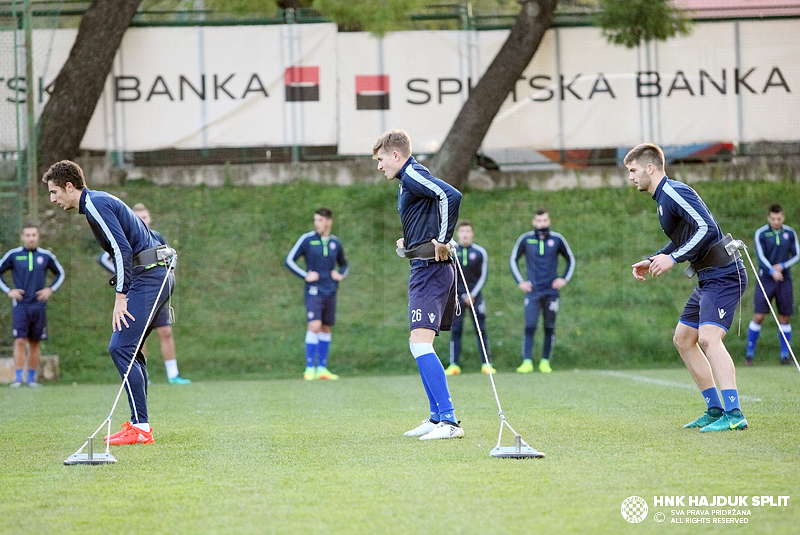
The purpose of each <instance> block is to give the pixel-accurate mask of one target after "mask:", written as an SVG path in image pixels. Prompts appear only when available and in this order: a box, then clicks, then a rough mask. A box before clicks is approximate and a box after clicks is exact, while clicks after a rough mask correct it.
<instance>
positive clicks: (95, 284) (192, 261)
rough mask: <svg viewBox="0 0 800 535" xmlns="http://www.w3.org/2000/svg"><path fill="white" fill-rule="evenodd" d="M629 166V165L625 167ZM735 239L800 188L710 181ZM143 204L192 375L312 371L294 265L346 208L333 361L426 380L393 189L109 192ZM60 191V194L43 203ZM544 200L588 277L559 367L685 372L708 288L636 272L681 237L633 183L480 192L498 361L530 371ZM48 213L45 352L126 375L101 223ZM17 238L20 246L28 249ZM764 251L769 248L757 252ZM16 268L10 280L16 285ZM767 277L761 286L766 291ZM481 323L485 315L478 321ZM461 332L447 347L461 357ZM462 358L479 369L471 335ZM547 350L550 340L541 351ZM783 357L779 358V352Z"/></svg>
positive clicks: (766, 349) (736, 345)
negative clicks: (60, 274) (683, 328)
mask: <svg viewBox="0 0 800 535" xmlns="http://www.w3.org/2000/svg"><path fill="white" fill-rule="evenodd" d="M620 172H623V171H622V170H621V171H620ZM695 188H696V189H697V190H698V192H699V193H700V195H701V196H702V197H703V198H704V200H705V201H706V203H707V204H708V205H709V206H710V207H711V210H712V212H713V213H714V214H715V216H716V217H717V220H718V221H719V223H720V225H721V226H722V228H723V230H724V231H725V232H732V233H733V234H734V236H736V237H739V238H742V239H745V241H746V242H747V243H748V244H750V245H752V239H753V233H754V231H755V229H756V228H758V227H759V226H761V225H762V224H764V223H765V219H766V209H767V206H768V205H769V204H770V203H773V202H784V204H785V205H786V206H785V208H786V210H787V224H789V225H792V224H793V223H794V224H797V221H798V220H800V212H798V207H797V206H791V205H789V202H788V200H789V199H793V198H797V195H796V185H794V184H791V183H788V182H786V183H749V182H748V183H740V182H707V183H702V184H698V185H696V186H695ZM109 191H111V192H112V193H115V194H117V195H119V196H120V197H121V198H122V199H123V200H125V201H126V202H127V203H128V204H129V205H133V204H134V203H137V202H143V203H145V204H147V205H148V207H149V208H150V210H151V213H152V215H153V219H154V224H153V226H154V228H155V229H157V230H159V231H161V232H162V233H163V234H164V236H165V237H166V238H167V239H168V240H169V241H170V242H171V244H172V245H173V246H174V247H175V248H176V249H177V250H178V252H179V263H178V272H177V275H178V285H177V290H176V292H175V295H174V298H173V301H172V305H173V307H174V309H175V312H176V320H177V322H176V324H175V326H174V329H175V336H176V343H177V348H178V361H179V363H180V367H181V372H182V374H183V375H186V376H188V377H190V378H192V379H212V378H232V377H267V376H268V377H293V376H298V377H299V374H301V373H302V368H303V366H304V349H303V347H304V346H303V339H304V332H305V313H304V309H303V304H302V281H301V280H300V279H298V278H297V277H295V276H294V275H292V274H291V273H290V272H289V271H288V270H287V269H286V268H285V267H284V265H283V259H284V257H285V256H286V254H287V253H288V251H289V249H290V248H291V247H292V245H293V244H294V242H295V240H296V239H297V238H298V237H299V236H300V234H302V233H304V232H307V231H308V230H310V229H312V228H313V227H312V218H313V212H314V210H316V209H317V208H318V207H320V206H327V207H329V208H331V209H332V210H333V212H334V217H335V221H334V229H333V231H334V233H335V234H336V235H338V236H339V237H340V238H341V240H342V242H343V244H344V246H345V250H346V253H347V256H348V260H349V262H350V266H351V269H350V275H349V277H348V278H347V279H346V280H345V281H344V282H343V283H342V285H341V287H340V291H339V300H338V303H339V309H338V313H337V325H336V327H335V328H334V336H333V342H332V346H331V360H330V367H331V369H332V370H334V371H335V372H337V373H340V374H344V375H354V374H386V373H413V372H414V371H415V370H416V367H415V366H414V362H413V359H412V358H411V356H410V353H409V351H408V344H407V339H408V327H407V320H406V282H407V276H408V265H407V263H406V262H404V261H403V260H400V259H399V258H398V257H397V256H396V255H395V252H394V248H395V245H394V242H395V240H396V239H397V238H398V237H400V235H401V234H400V223H399V218H398V215H397V211H396V186H395V185H393V184H387V183H383V184H377V185H359V186H351V187H330V186H320V185H317V184H311V183H304V182H298V183H296V184H293V185H281V186H271V187H233V186H230V187H225V188H208V187H203V186H200V187H193V188H184V187H160V186H155V185H153V184H151V183H146V182H140V181H136V182H128V183H127V184H125V186H124V187H122V188H109ZM43 197H44V195H43ZM539 207H546V208H548V209H549V210H550V214H551V218H552V221H553V229H554V230H556V231H558V232H560V233H561V234H563V235H564V236H565V237H566V238H567V240H568V241H569V243H570V246H571V248H572V250H573V253H574V254H575V257H576V259H577V268H576V271H575V275H574V277H573V279H572V281H571V283H570V284H569V285H567V287H566V288H565V289H564V290H563V291H562V294H561V309H560V313H559V316H558V327H557V331H556V344H555V350H554V356H553V367H554V368H555V369H559V368H560V369H565V368H631V367H641V366H648V367H652V366H654V365H655V366H680V365H681V364H680V359H679V357H678V354H677V352H676V351H675V350H674V349H673V347H672V343H671V333H672V330H673V329H674V326H675V323H676V321H677V319H678V316H679V314H680V311H681V309H682V307H683V304H684V302H685V300H686V298H687V297H688V295H689V294H690V293H691V290H692V288H693V286H694V284H695V281H696V279H695V281H689V280H688V279H686V277H684V276H683V274H682V272H681V270H679V269H675V270H673V271H672V272H670V273H668V274H667V275H666V276H664V277H662V278H660V279H657V280H651V281H648V282H647V283H644V284H643V283H639V282H637V281H635V280H634V279H633V277H632V276H631V272H630V271H631V270H630V265H631V264H633V263H634V262H636V261H638V260H640V259H641V258H643V257H644V256H646V255H647V254H649V253H652V252H653V251H655V250H656V249H658V248H659V247H661V246H662V245H664V244H665V243H666V241H667V238H666V236H665V235H664V233H663V232H662V231H661V229H660V227H659V224H658V218H657V217H656V206H655V203H654V202H653V200H652V199H651V198H650V197H649V196H648V195H647V194H643V193H640V192H637V191H636V190H635V189H633V188H630V187H627V188H621V189H611V188H607V189H597V190H562V191H555V192H541V191H530V190H521V189H516V190H496V191H492V192H482V191H470V190H465V192H464V198H463V202H462V208H461V216H462V218H468V219H470V220H472V222H473V223H474V225H475V241H476V243H478V244H480V245H482V246H483V247H484V248H485V249H486V250H487V252H488V254H489V256H490V268H489V279H488V282H487V284H486V289H485V291H484V296H485V298H486V301H487V304H488V309H489V319H488V330H489V337H490V339H491V346H492V352H493V355H494V362H495V366H496V367H497V368H498V369H500V370H501V371H510V370H513V369H514V368H515V367H516V366H517V365H518V364H519V358H520V356H519V354H520V339H521V334H522V294H521V292H520V291H519V290H518V289H517V287H516V284H515V282H514V281H513V279H512V277H511V275H510V272H509V267H508V257H509V254H510V251H511V248H512V247H513V245H514V242H515V240H516V238H517V237H518V236H519V235H520V234H521V233H522V232H525V231H527V230H530V228H531V225H530V221H531V217H532V214H533V212H534V211H535V210H536V209H537V208H539ZM40 213H43V214H45V215H44V218H43V219H44V221H43V223H42V228H41V230H42V246H43V247H45V248H49V249H50V250H52V251H53V252H54V253H55V254H56V255H57V256H58V258H59V259H60V261H61V263H62V264H63V265H64V267H65V269H66V270H67V280H66V282H65V285H64V286H63V287H62V289H61V290H60V291H59V292H58V293H57V294H55V296H54V297H53V299H52V302H51V304H50V312H49V332H50V337H51V340H50V341H48V342H46V344H45V347H44V351H45V352H46V353H56V354H59V355H60V356H61V366H62V378H63V380H65V381H114V380H117V379H118V376H117V374H116V371H115V370H114V368H113V366H112V364H111V361H110V359H109V357H108V354H107V352H106V346H107V343H108V338H109V335H110V326H111V325H110V324H111V321H110V319H111V309H112V303H113V297H114V296H113V291H112V290H111V288H110V287H109V285H108V284H107V282H106V280H107V278H108V275H107V273H106V272H105V270H103V269H102V268H101V267H100V266H99V265H98V264H97V261H96V259H97V257H98V255H99V253H100V250H99V248H98V246H97V245H96V243H95V241H94V238H93V237H92V235H91V232H90V231H89V228H88V225H87V224H86V221H85V218H84V217H83V216H80V215H78V214H77V213H70V214H65V213H63V212H61V211H60V210H59V209H57V208H56V209H55V210H53V207H50V206H47V205H46V199H45V198H43V199H42V208H41V211H40ZM14 245H15V244H13V243H12V244H8V246H9V247H10V246H14ZM751 254H752V255H754V254H755V253H754V251H753V250H752V248H751ZM8 275H9V274H7V275H6V276H7V277H8ZM752 282H753V281H752V280H751V283H752ZM752 296H753V285H752V284H751V286H750V288H748V291H747V293H746V297H745V299H744V300H743V308H742V321H741V328H742V335H741V336H738V325H739V322H738V316H737V318H736V320H735V322H734V326H733V328H732V329H731V331H730V333H729V335H728V337H727V338H726V343H727V345H728V348H729V349H730V351H731V353H732V355H734V357H735V358H736V359H737V360H738V359H740V358H741V355H743V352H744V345H745V340H746V330H747V324H748V322H749V319H750V315H751V313H752V308H751V307H752ZM8 308H10V307H7V308H4V309H3V310H2V316H0V321H1V322H2V325H3V327H2V330H3V331H4V332H3V336H4V337H6V338H3V342H4V343H3V344H2V345H6V346H7V345H9V342H10V340H9V337H10V333H8V332H7V331H9V330H10V329H9V327H8V312H9V311H8ZM469 323H470V325H471V322H469ZM771 323H772V322H771V321H767V322H766V323H765V325H766V326H765V334H764V336H762V341H761V345H760V349H761V354H763V355H764V356H765V357H764V358H765V360H766V359H767V355H772V354H773V353H774V354H775V355H777V352H778V342H777V334H775V335H774V336H773V334H772V333H773V332H776V330H775V329H774V326H773V325H771ZM448 341H449V335H448V334H445V335H444V336H443V337H442V339H441V340H439V341H437V342H436V344H435V346H436V348H437V351H438V353H439V355H440V357H442V358H443V359H446V358H447V351H448V349H447V342H448ZM157 346H158V344H157V343H156V339H155V336H154V337H151V340H150V343H149V350H150V355H151V365H152V367H153V368H152V369H153V370H155V373H154V377H155V378H156V379H157V380H161V377H162V376H163V366H162V365H161V364H160V360H161V359H160V356H159V353H158V347H157ZM463 347H464V350H463V357H462V360H463V362H462V364H463V367H464V368H465V371H476V370H477V369H478V367H479V365H478V357H477V354H478V353H477V349H476V347H475V344H474V336H473V331H472V328H471V326H470V327H467V329H466V332H465V339H464V344H463ZM540 348H541V329H539V332H537V340H536V352H537V353H536V354H538V352H539V351H540ZM771 360H775V361H777V357H776V358H775V359H771Z"/></svg>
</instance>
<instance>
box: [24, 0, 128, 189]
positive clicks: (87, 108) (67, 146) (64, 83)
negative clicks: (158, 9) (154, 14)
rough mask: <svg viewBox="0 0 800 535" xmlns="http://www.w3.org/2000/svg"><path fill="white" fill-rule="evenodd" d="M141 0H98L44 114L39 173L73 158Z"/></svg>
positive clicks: (80, 30)
mask: <svg viewBox="0 0 800 535" xmlns="http://www.w3.org/2000/svg"><path fill="white" fill-rule="evenodd" d="M140 3H141V0H94V1H93V2H92V4H91V5H90V6H89V8H88V9H87V10H86V12H85V13H84V15H83V18H81V24H80V26H79V27H78V36H77V38H76V39H75V44H73V45H72V50H71V51H70V53H69V58H67V62H66V63H65V64H64V66H63V67H62V68H61V72H59V73H58V77H56V80H55V82H54V84H53V93H52V94H51V95H50V99H49V100H48V101H47V104H45V106H44V109H43V110H42V116H41V118H40V119H39V176H41V175H43V174H44V173H45V172H46V171H47V169H48V168H49V167H50V165H52V164H53V163H55V162H57V161H59V160H64V159H69V158H74V157H75V156H76V155H77V154H78V151H79V149H80V143H81V140H82V139H83V135H84V134H85V133H86V128H87V127H88V126H89V120H90V119H91V118H92V115H93V114H94V110H95V107H96V106H97V101H98V100H99V99H100V95H101V94H102V93H103V87H104V85H105V82H106V78H108V74H109V73H110V72H111V66H112V64H113V62H114V56H116V54H117V49H118V48H119V45H120V43H121V42H122V36H123V35H124V34H125V30H127V29H128V26H130V24H131V21H132V20H133V16H134V15H135V14H136V10H137V9H138V7H139V4H140Z"/></svg>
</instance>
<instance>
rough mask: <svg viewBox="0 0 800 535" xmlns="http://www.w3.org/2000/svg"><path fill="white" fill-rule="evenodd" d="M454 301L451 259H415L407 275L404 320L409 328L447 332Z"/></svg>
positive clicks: (450, 324) (454, 277)
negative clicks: (420, 260) (409, 273)
mask: <svg viewBox="0 0 800 535" xmlns="http://www.w3.org/2000/svg"><path fill="white" fill-rule="evenodd" d="M455 302H456V272H455V265H454V264H453V263H452V262H415V263H414V264H412V267H411V275H410V276H409V278H408V320H409V326H410V328H411V330H412V331H413V330H414V329H430V330H432V331H436V334H439V331H449V330H450V328H451V326H452V324H453V313H454V312H455Z"/></svg>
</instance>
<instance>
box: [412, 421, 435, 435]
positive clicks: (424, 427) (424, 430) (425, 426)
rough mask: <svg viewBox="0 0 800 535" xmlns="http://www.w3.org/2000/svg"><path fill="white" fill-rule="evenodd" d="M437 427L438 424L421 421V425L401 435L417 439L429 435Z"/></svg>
mask: <svg viewBox="0 0 800 535" xmlns="http://www.w3.org/2000/svg"><path fill="white" fill-rule="evenodd" d="M437 425H439V424H438V423H433V422H431V421H430V420H422V423H421V424H419V425H418V426H417V427H415V428H414V429H412V430H411V431H406V432H405V433H403V434H404V435H405V436H407V437H419V436H422V435H426V434H428V433H430V432H431V431H433V429H434V428H435V427H436V426H437Z"/></svg>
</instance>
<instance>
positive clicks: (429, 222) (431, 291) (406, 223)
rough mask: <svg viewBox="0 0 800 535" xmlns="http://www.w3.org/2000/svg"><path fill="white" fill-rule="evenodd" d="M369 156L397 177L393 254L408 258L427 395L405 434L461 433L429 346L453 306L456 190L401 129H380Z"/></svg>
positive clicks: (412, 319) (414, 339) (416, 345)
mask: <svg viewBox="0 0 800 535" xmlns="http://www.w3.org/2000/svg"><path fill="white" fill-rule="evenodd" d="M372 157H373V159H375V160H378V169H379V170H380V171H383V173H384V174H385V175H386V178H387V179H389V180H393V179H395V178H398V179H399V180H400V187H399V190H398V194H397V210H398V212H400V222H401V223H402V225H403V237H402V238H400V239H399V240H397V253H398V255H400V256H402V257H405V258H407V259H409V263H410V264H411V274H410V275H409V280H408V314H409V323H410V327H411V336H410V338H409V346H410V349H411V354H412V355H413V356H414V360H415V361H416V363H417V367H418V368H419V373H420V377H421V378H422V385H423V387H424V388H425V393H426V394H427V396H428V403H429V406H430V417H429V418H426V419H425V420H423V421H422V424H420V425H419V426H417V427H416V428H414V429H411V430H410V431H407V432H406V433H405V435H406V436H419V437H420V440H432V439H447V438H461V437H463V436H464V429H462V428H461V426H460V425H459V422H458V420H457V419H456V415H455V411H454V410H453V401H452V400H451V398H450V389H449V388H448V386H447V376H446V375H445V373H444V367H443V366H442V362H441V361H440V360H439V357H438V356H437V355H436V352H435V351H434V349H433V340H434V338H435V337H436V335H438V334H439V331H448V330H450V326H451V323H452V320H453V312H454V310H455V302H456V300H455V293H456V280H455V279H456V273H455V265H454V264H453V261H452V259H451V258H450V246H449V243H450V240H451V238H452V237H453V231H454V230H455V226H456V221H457V219H458V208H459V206H460V204H461V193H460V192H459V191H458V190H456V189H455V188H454V187H452V186H451V185H450V184H448V183H446V182H444V181H442V180H439V179H438V178H436V177H434V176H433V175H431V174H430V172H429V171H428V169H426V168H425V167H424V166H423V165H421V164H419V163H417V161H416V160H415V159H414V157H413V156H411V139H409V137H408V134H407V133H405V132H403V131H402V130H391V131H389V132H385V133H384V134H382V135H381V136H380V137H378V139H377V140H376V141H375V143H374V144H373V145H372Z"/></svg>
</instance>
